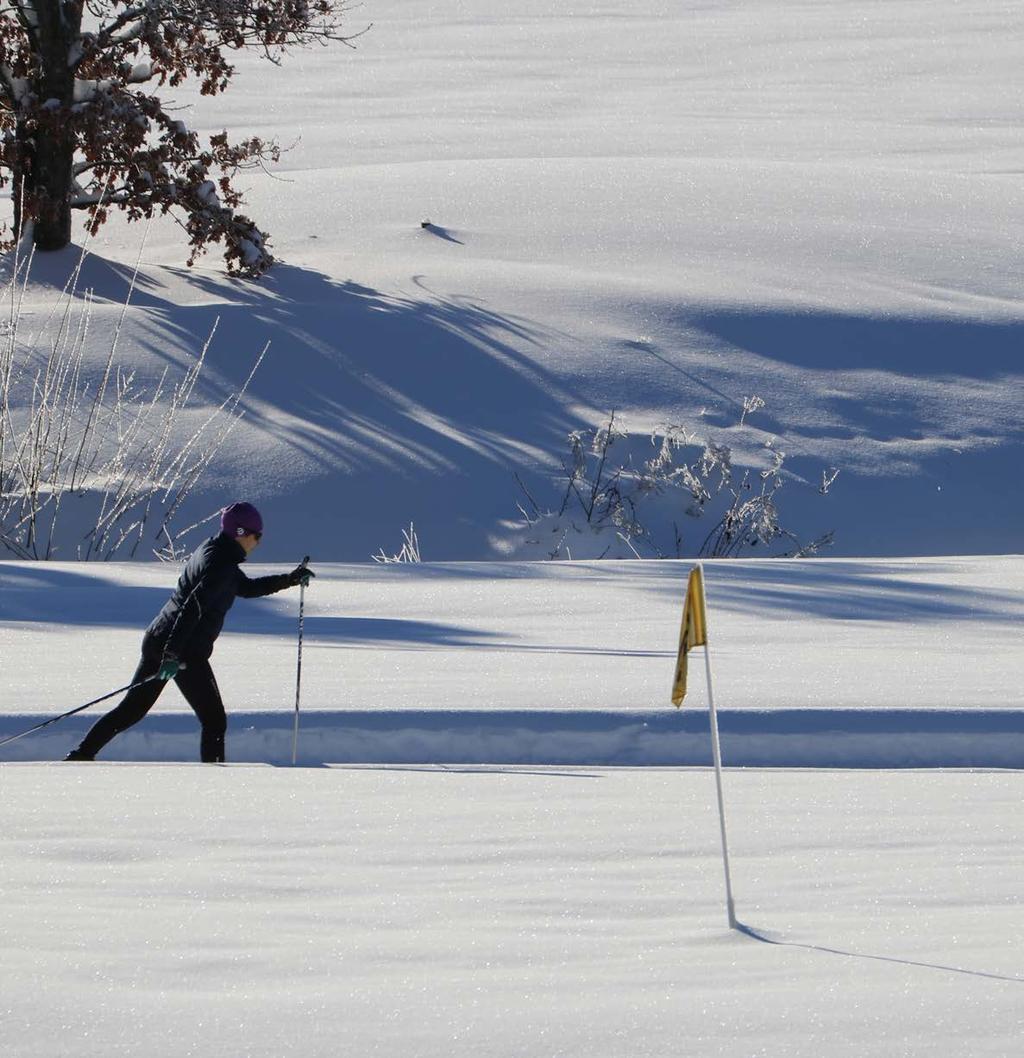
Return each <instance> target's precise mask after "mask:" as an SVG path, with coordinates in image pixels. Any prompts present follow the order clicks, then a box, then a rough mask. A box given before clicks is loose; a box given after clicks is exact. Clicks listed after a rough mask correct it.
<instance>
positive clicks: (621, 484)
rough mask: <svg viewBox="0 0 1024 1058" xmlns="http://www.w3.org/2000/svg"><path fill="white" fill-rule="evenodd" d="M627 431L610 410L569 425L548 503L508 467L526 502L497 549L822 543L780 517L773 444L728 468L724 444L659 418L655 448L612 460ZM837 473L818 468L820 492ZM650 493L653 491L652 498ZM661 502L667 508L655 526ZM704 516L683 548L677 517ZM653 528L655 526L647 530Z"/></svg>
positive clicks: (586, 551) (703, 550)
mask: <svg viewBox="0 0 1024 1058" xmlns="http://www.w3.org/2000/svg"><path fill="white" fill-rule="evenodd" d="M764 406H765V404H764V401H763V400H761V398H760V397H748V398H746V399H745V400H744V402H743V415H742V417H741V419H740V422H739V424H738V425H739V426H740V427H744V426H745V425H746V418H747V416H748V415H749V414H751V413H753V412H756V411H758V410H760V409H761V408H763V407H764ZM628 438H629V435H628V433H627V431H626V430H625V429H624V428H623V426H622V423H621V421H619V420H618V419H617V417H616V414H615V413H614V412H612V413H611V414H610V415H609V418H608V422H607V423H606V424H605V425H604V426H601V427H599V428H597V429H594V430H575V431H573V432H572V433H571V434H569V436H568V444H569V459H568V460H567V461H565V462H563V470H564V474H565V486H564V489H563V491H562V499H561V504H560V505H559V507H558V509H557V510H551V509H546V508H544V507H542V506H541V505H540V504H538V503H537V502H536V500H534V498H533V496H532V495H530V493H529V492H528V490H527V489H526V487H525V485H523V482H522V480H521V479H519V477H518V475H517V480H518V481H519V485H520V488H521V489H522V491H523V493H524V495H525V497H526V501H527V506H525V507H524V506H523V505H522V504H520V506H519V510H520V512H521V513H522V515H523V517H524V519H525V529H524V528H523V526H520V527H518V528H519V530H520V536H521V539H520V542H519V545H518V546H516V545H513V548H509V547H507V546H506V547H505V550H506V551H509V550H512V549H515V550H516V551H517V552H519V553H524V552H525V553H527V554H529V553H531V551H537V550H539V551H540V553H541V554H543V555H544V556H545V557H547V558H552V559H558V558H609V557H611V558H615V557H629V556H633V557H657V558H664V557H681V556H682V555H683V554H684V551H687V552H688V553H689V554H695V555H697V556H699V557H708V558H727V557H734V556H736V555H739V554H741V553H742V552H744V551H746V550H749V549H753V548H758V547H765V548H767V547H769V546H770V545H773V544H776V543H779V542H782V543H785V544H787V545H788V548H787V550H786V551H785V552H784V553H785V554H788V555H811V554H815V553H817V552H818V551H819V550H821V549H822V548H823V547H826V546H827V545H828V544H830V543H831V541H832V537H833V534H832V533H831V532H829V533H826V534H824V535H823V536H821V537H819V538H818V539H817V540H814V541H813V542H811V543H809V544H801V543H800V541H799V540H798V538H797V536H796V534H795V533H793V532H792V531H791V530H789V529H787V528H786V527H785V526H784V525H783V524H782V522H781V520H780V515H779V509H778V503H777V499H778V494H779V490H780V489H781V488H782V487H783V485H784V483H785V481H786V474H785V472H784V470H783V466H784V463H785V458H786V457H785V454H784V453H783V452H781V451H779V450H778V449H777V448H776V447H775V446H774V442H772V441H768V442H766V443H765V444H764V445H763V447H764V450H765V453H766V455H767V466H766V467H765V468H764V469H762V470H760V471H758V470H756V469H755V470H752V469H744V470H743V471H742V472H737V470H736V468H735V466H734V463H733V453H732V449H731V448H730V447H729V446H728V445H726V444H723V443H719V442H717V441H715V440H713V439H704V440H701V439H699V438H698V435H697V434H696V433H695V432H694V431H691V430H689V429H688V428H687V427H685V426H683V425H681V424H666V425H665V426H663V427H661V428H660V429H659V430H658V431H657V432H656V433H655V435H654V436H653V437H652V438H651V444H652V445H653V447H654V448H655V453H654V454H653V455H652V456H651V457H650V458H648V459H646V460H643V461H642V462H640V463H637V462H636V461H635V460H634V459H633V458H632V457H630V456H629V455H628V454H625V455H624V457H623V458H621V459H617V458H615V455H617V454H618V453H617V451H613V450H615V449H617V448H622V447H624V442H626V441H627V440H628ZM838 473H839V471H838V470H836V469H835V468H831V467H830V468H829V469H828V470H827V471H825V472H823V475H822V487H821V488H820V489H819V490H818V491H820V492H821V493H826V492H827V491H828V490H829V488H830V487H831V485H832V484H833V482H834V481H835V479H836V476H837V475H838ZM659 498H660V499H659ZM666 507H667V508H668V509H669V510H670V511H675V512H676V513H675V515H673V516H672V517H671V518H670V519H669V520H670V521H671V530H670V531H669V530H668V528H667V526H666V525H665V524H664V523H665V521H666V518H665V513H664V512H665V510H666ZM679 514H682V515H684V516H686V517H687V518H692V519H707V518H709V517H710V518H714V519H715V521H714V524H713V525H712V526H711V528H710V530H708V531H706V532H705V533H704V535H703V539H702V542H701V543H700V545H699V546H697V547H692V546H691V547H689V548H687V547H685V544H684V539H683V533H682V532H681V530H680V521H679V517H678V515H679ZM652 526H657V528H652Z"/></svg>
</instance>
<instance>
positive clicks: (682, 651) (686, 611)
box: [672, 566, 708, 706]
mask: <svg viewBox="0 0 1024 1058" xmlns="http://www.w3.org/2000/svg"><path fill="white" fill-rule="evenodd" d="M707 643H708V627H707V615H706V614H705V613H704V575H703V574H702V573H701V567H700V566H694V568H693V569H692V570H691V571H690V580H689V582H688V583H687V585H686V602H684V603H683V626H682V628H681V629H680V630H679V657H678V659H677V660H676V678H675V680H674V681H673V683H672V704H673V705H675V706H680V705H682V704H683V699H684V698H685V697H686V655H687V654H688V653H689V652H690V650H692V649H693V647H703V646H707Z"/></svg>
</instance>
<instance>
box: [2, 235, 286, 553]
mask: <svg viewBox="0 0 1024 1058" xmlns="http://www.w3.org/2000/svg"><path fill="white" fill-rule="evenodd" d="M83 259H84V254H83ZM30 264H31V258H30V259H29V261H28V262H27V264H26V267H25V268H24V269H19V267H18V266H17V264H16V265H15V269H14V278H13V279H12V280H11V281H10V282H9V283H8V284H7V287H6V288H5V289H4V290H3V291H2V293H0V297H2V298H3V299H5V300H4V301H3V302H2V304H3V305H4V306H5V309H6V310H7V311H6V314H7V315H8V319H7V321H6V325H5V327H4V330H3V334H2V335H0V545H2V547H3V548H4V549H6V550H7V551H8V552H10V553H12V554H14V555H16V556H17V557H18V558H23V559H48V558H53V557H54V556H55V555H58V554H59V556H60V557H74V558H82V559H97V558H99V559H110V558H130V557H133V556H134V555H135V554H136V551H137V549H138V547H139V544H140V543H141V542H142V541H143V539H144V538H145V536H146V534H147V530H149V532H150V539H151V541H152V548H153V553H154V554H157V555H159V556H160V557H162V558H173V557H177V556H178V555H179V553H180V552H181V551H182V550H183V548H184V545H183V544H182V543H181V539H182V537H183V536H184V535H185V534H186V533H188V532H189V531H190V530H191V529H192V528H195V526H189V527H187V528H178V527H177V525H176V522H175V518H176V516H177V515H178V513H179V511H180V509H181V506H182V504H183V503H184V501H185V500H186V499H187V498H188V497H189V495H190V494H192V493H193V492H194V491H195V490H196V487H197V485H198V484H199V483H200V481H201V480H202V477H203V474H204V472H205V471H206V469H207V468H208V467H209V465H210V462H211V461H212V459H213V457H214V455H215V454H216V452H217V450H218V448H219V447H220V446H221V444H222V443H223V441H224V440H225V438H226V437H227V435H228V434H229V433H230V431H231V430H232V428H233V427H234V425H235V423H236V422H237V421H238V419H239V418H240V417H241V412H240V410H239V403H240V401H241V399H242V397H243V395H244V394H245V392H246V390H247V388H248V386H249V383H250V382H251V380H252V377H253V374H254V373H255V371H256V369H257V367H258V366H259V364H260V362H261V360H262V359H263V356H264V355H265V353H266V348H264V350H263V352H262V353H261V354H260V356H259V357H258V358H257V360H256V362H255V364H254V365H253V368H252V371H251V372H250V373H249V377H248V378H247V379H246V381H245V384H244V385H243V386H242V387H241V389H239V390H238V391H237V392H236V393H232V394H230V395H229V396H228V397H227V398H225V399H224V400H223V401H222V402H221V404H220V405H219V406H217V407H214V408H213V409H212V410H211V411H210V412H209V414H208V415H207V416H206V417H205V418H203V419H202V420H201V422H200V423H199V425H198V426H197V427H194V428H192V430H191V432H190V433H188V434H187V435H186V436H185V437H184V440H182V425H181V424H182V420H183V418H184V414H185V413H186V412H193V411H194V410H195V407H194V405H195V402H194V396H195V389H196V383H197V381H198V379H199V376H200V373H201V371H202V369H203V364H204V362H205V358H206V353H207V350H208V348H209V345H210V341H211V340H212V338H213V335H214V333H215V331H216V328H217V324H216V323H215V324H214V327H213V330H211V332H210V335H209V338H207V341H206V344H205V345H204V346H203V348H202V350H201V351H200V353H199V355H198V356H197V357H196V359H195V360H194V361H193V362H192V364H191V366H190V367H188V368H187V370H185V371H184V374H182V375H181V377H180V378H177V379H175V378H174V377H173V376H172V372H171V369H170V368H166V369H165V370H164V372H163V374H162V376H161V377H160V379H159V380H158V381H157V383H156V384H155V385H153V386H150V387H147V386H144V385H142V384H140V383H139V382H137V380H136V375H135V372H134V371H132V370H129V369H128V368H126V367H125V366H124V365H123V364H121V363H120V361H119V360H118V355H117V348H118V342H119V339H120V335H121V329H122V325H123V323H124V318H125V313H126V311H127V307H128V299H130V297H131V292H132V290H133V289H134V283H135V279H134V277H133V280H132V284H131V287H130V289H129V293H128V296H127V298H126V301H125V305H124V307H123V309H122V312H121V317H120V320H119V322H118V325H117V327H116V329H115V332H114V335H113V338H112V339H111V345H110V349H109V350H108V352H107V355H106V360H105V363H104V365H103V367H102V370H101V371H100V372H99V374H98V377H92V376H90V375H89V373H88V372H87V371H86V370H85V353H86V348H87V338H88V334H89V326H90V322H91V319H92V295H91V292H90V291H85V292H84V295H82V296H81V297H80V298H77V299H76V296H75V295H76V287H77V283H78V278H79V275H80V274H81V267H82V260H79V263H78V267H77V269H76V270H75V272H74V274H73V275H72V276H71V278H70V279H69V280H68V283H67V285H66V287H65V289H64V290H63V291H62V292H61V293H60V294H59V295H57V296H56V298H55V301H54V304H53V305H52V307H51V310H50V313H49V320H48V325H47V326H45V327H44V328H42V329H41V330H40V333H39V334H37V335H36V336H35V338H34V339H31V340H27V341H23V340H22V330H23V327H22V311H21V310H22V303H23V299H24V292H25V286H26V285H27V282H28V270H29V269H28V266H30ZM22 272H23V273H24V275H23V276H21V274H20V273H22ZM157 541H160V542H161V546H159V547H157Z"/></svg>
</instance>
